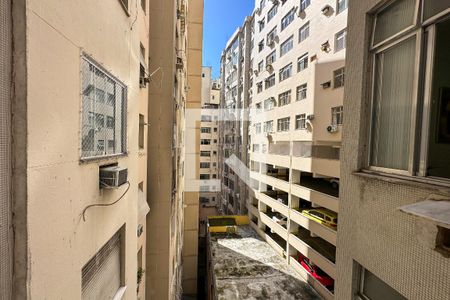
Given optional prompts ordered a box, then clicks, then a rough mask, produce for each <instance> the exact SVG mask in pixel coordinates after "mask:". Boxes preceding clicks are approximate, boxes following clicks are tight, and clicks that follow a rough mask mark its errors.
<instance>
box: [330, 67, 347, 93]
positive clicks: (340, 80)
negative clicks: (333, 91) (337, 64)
mask: <svg viewBox="0 0 450 300" xmlns="http://www.w3.org/2000/svg"><path fill="white" fill-rule="evenodd" d="M344 81H345V68H340V69H338V70H336V71H333V82H334V88H340V87H343V86H344Z"/></svg>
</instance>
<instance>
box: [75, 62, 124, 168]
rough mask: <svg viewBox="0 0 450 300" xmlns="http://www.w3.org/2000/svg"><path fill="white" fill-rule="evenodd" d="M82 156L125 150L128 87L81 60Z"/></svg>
mask: <svg viewBox="0 0 450 300" xmlns="http://www.w3.org/2000/svg"><path fill="white" fill-rule="evenodd" d="M81 67H82V95H83V108H82V122H81V158H84V159H85V158H91V157H100V156H108V155H115V154H123V153H125V152H126V110H127V95H126V87H125V85H123V84H122V83H120V82H119V81H118V80H116V79H115V78H113V77H112V76H110V75H108V74H107V73H106V72H104V71H103V70H102V69H100V68H99V67H97V66H96V65H95V64H94V63H92V62H91V61H90V60H89V59H87V58H86V57H83V59H82V66H81Z"/></svg>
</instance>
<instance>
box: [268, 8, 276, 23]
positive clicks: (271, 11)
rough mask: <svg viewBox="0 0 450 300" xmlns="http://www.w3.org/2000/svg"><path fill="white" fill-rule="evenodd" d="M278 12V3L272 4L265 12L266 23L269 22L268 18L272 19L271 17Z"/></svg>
mask: <svg viewBox="0 0 450 300" xmlns="http://www.w3.org/2000/svg"><path fill="white" fill-rule="evenodd" d="M277 12H278V5H274V6H272V8H271V9H270V10H269V12H268V13H267V23H269V22H270V20H272V19H273V17H275V15H276V14H277Z"/></svg>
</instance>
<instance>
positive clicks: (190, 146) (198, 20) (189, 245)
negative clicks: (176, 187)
mask: <svg viewBox="0 0 450 300" xmlns="http://www.w3.org/2000/svg"><path fill="white" fill-rule="evenodd" d="M187 24H188V31H189V33H188V40H187V85H188V86H189V90H188V92H187V97H186V108H187V113H188V114H190V112H189V110H197V111H198V110H199V109H200V108H201V101H202V47H203V0H189V10H188V17H187ZM196 115H198V114H196ZM189 117H192V116H188V118H189ZM197 120H198V121H196V122H189V124H191V125H189V127H186V130H187V131H190V133H187V134H186V159H187V160H191V161H193V162H195V163H196V165H195V166H194V167H193V168H192V169H188V165H187V164H186V165H185V166H186V168H185V182H186V183H187V184H188V182H190V181H196V180H198V178H199V153H200V119H197ZM188 136H189V137H190V139H189V140H188V138H187V137H188ZM194 137H195V138H194ZM198 197H199V192H198V189H197V190H193V191H190V192H186V193H185V208H184V245H185V247H184V248H183V282H182V284H183V293H184V294H186V295H196V294H197V260H198V258H197V256H198V213H199V208H198V201H199V199H198Z"/></svg>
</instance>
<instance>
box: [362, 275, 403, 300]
mask: <svg viewBox="0 0 450 300" xmlns="http://www.w3.org/2000/svg"><path fill="white" fill-rule="evenodd" d="M363 272H364V283H363V290H362V293H363V295H364V296H366V297H367V298H369V299H370V300H386V299H389V300H406V298H405V297H403V296H402V295H401V294H400V293H399V292H397V291H396V290H394V289H393V288H391V287H390V286H389V285H387V284H386V283H384V282H383V281H381V280H380V279H379V278H378V277H376V276H375V275H373V274H372V273H370V272H369V271H367V270H364V271H363Z"/></svg>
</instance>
